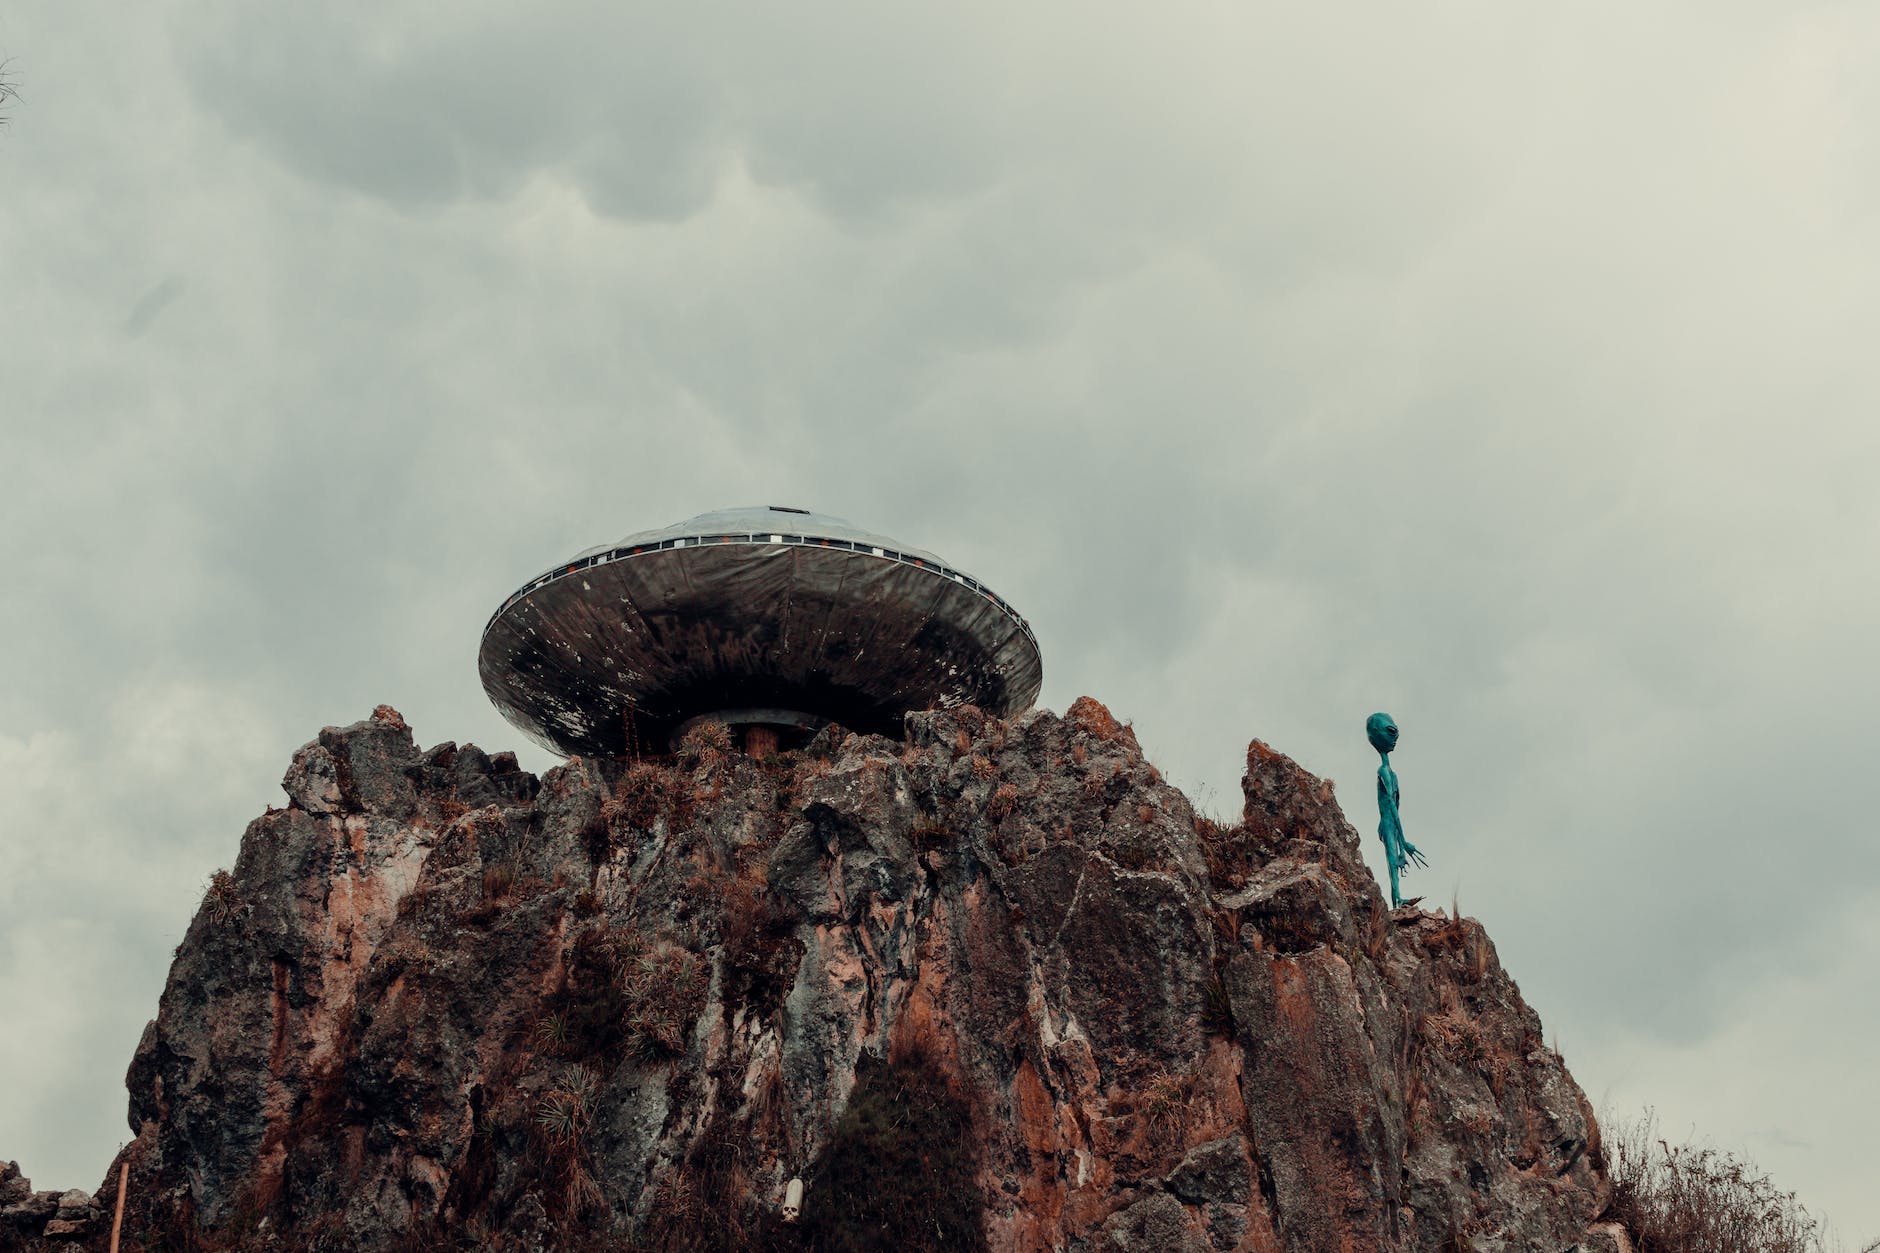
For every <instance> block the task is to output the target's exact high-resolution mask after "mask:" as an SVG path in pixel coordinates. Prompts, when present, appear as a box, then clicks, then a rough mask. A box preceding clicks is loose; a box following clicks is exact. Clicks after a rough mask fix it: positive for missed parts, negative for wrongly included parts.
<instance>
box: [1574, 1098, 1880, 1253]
mask: <svg viewBox="0 0 1880 1253" xmlns="http://www.w3.org/2000/svg"><path fill="white" fill-rule="evenodd" d="M1604 1140H1605V1144H1606V1149H1607V1158H1608V1162H1609V1165H1610V1168H1611V1172H1612V1202H1611V1204H1610V1205H1609V1206H1608V1207H1607V1213H1608V1216H1609V1217H1611V1218H1614V1219H1616V1220H1618V1221H1619V1222H1622V1223H1624V1224H1625V1225H1626V1227H1627V1228H1628V1229H1629V1230H1630V1231H1631V1232H1632V1233H1633V1236H1634V1238H1635V1239H1636V1240H1637V1243H1638V1249H1639V1253H1830V1251H1831V1250H1834V1249H1839V1248H1841V1247H1843V1246H1842V1245H1841V1244H1840V1242H1839V1241H1837V1240H1835V1239H1834V1238H1833V1237H1832V1236H1831V1235H1829V1234H1828V1233H1826V1232H1825V1231H1823V1230H1822V1227H1821V1224H1820V1223H1819V1222H1817V1221H1816V1220H1815V1219H1814V1218H1813V1217H1811V1216H1810V1215H1809V1213H1808V1211H1807V1209H1805V1208H1804V1207H1803V1206H1802V1204H1801V1203H1800V1202H1799V1201H1797V1200H1796V1199H1795V1194H1794V1193H1793V1192H1783V1191H1781V1190H1780V1189H1778V1188H1777V1187H1776V1186H1775V1185H1774V1184H1773V1183H1771V1182H1770V1181H1769V1177H1768V1176H1767V1175H1765V1174H1763V1173H1762V1172H1761V1171H1760V1170H1758V1169H1756V1167H1755V1166H1754V1165H1753V1164H1751V1163H1750V1162H1748V1161H1745V1160H1744V1159H1742V1158H1739V1157H1737V1156H1736V1155H1735V1154H1732V1153H1725V1152H1722V1151H1721V1150H1718V1149H1714V1148H1709V1147H1707V1146H1706V1147H1700V1146H1697V1145H1692V1144H1684V1145H1675V1146H1674V1145H1671V1144H1668V1143H1667V1142H1666V1141H1665V1140H1663V1139H1661V1138H1660V1137H1659V1135H1658V1128H1657V1120H1656V1118H1655V1117H1654V1116H1653V1115H1652V1114H1651V1113H1650V1112H1649V1111H1648V1112H1647V1113H1646V1114H1645V1116H1644V1117H1643V1118H1641V1119H1639V1120H1638V1121H1636V1122H1631V1123H1620V1124H1617V1125H1616V1126H1615V1127H1609V1128H1608V1129H1607V1131H1606V1133H1605V1136H1604ZM1875 1250H1880V1240H1876V1241H1872V1242H1869V1243H1867V1244H1866V1245H1864V1246H1862V1253H1874V1251H1875Z"/></svg>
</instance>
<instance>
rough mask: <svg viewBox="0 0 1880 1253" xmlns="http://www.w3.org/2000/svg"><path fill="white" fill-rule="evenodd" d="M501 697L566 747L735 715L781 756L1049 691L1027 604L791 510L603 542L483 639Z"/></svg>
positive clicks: (748, 512) (736, 726)
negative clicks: (828, 732) (814, 743)
mask: <svg viewBox="0 0 1880 1253" xmlns="http://www.w3.org/2000/svg"><path fill="white" fill-rule="evenodd" d="M477 670H478V672H479V674H480V675H481V677H482V680H483V690H484V691H485V692H486V693H488V694H489V698H490V700H491V701H492V702H493V703H494V704H495V706H496V708H497V709H498V710H500V711H501V712H502V714H503V716H504V717H505V718H507V719H509V721H510V722H512V723H514V724H515V725H516V727H517V728H518V729H520V730H521V731H522V732H523V733H524V734H525V735H527V736H528V737H529V738H530V739H532V740H534V741H535V742H536V743H538V744H540V745H541V746H542V747H544V748H546V749H549V750H550V751H551V752H555V753H559V754H562V755H564V756H575V755H582V756H603V755H605V756H621V755H638V754H639V753H641V752H657V751H661V750H662V749H663V748H670V747H674V746H676V745H677V744H678V743H679V741H680V739H681V738H682V737H683V736H684V735H685V734H686V732H687V731H688V730H690V729H691V728H692V727H694V726H696V725H698V724H699V723H702V722H708V721H711V722H720V723H723V724H724V725H725V726H727V727H729V728H730V729H731V730H732V731H733V733H734V734H736V735H739V736H740V737H742V742H743V744H744V746H745V748H746V749H747V751H751V752H756V753H761V752H767V751H770V750H773V749H775V748H778V747H784V746H790V745H794V744H800V743H801V742H803V741H804V740H806V739H807V738H808V737H809V736H811V735H813V734H814V733H815V732H816V731H818V730H820V729H821V728H822V727H824V726H826V725H828V724H830V723H837V724H839V725H841V726H844V727H846V728H848V729H849V730H852V731H861V732H875V733H880V734H886V735H893V736H899V735H900V734H901V728H902V720H903V718H904V716H905V715H906V714H907V713H908V712H909V711H912V710H919V709H936V708H941V709H944V708H953V707H956V706H960V705H968V704H970V705H976V706H978V707H979V708H981V709H984V710H986V711H987V712H989V713H993V714H997V715H999V716H1001V717H1006V716H1009V715H1011V714H1013V713H1017V712H1018V711H1020V710H1022V709H1025V708H1027V707H1029V706H1030V705H1031V703H1032V702H1033V701H1034V700H1036V699H1037V696H1038V689H1039V687H1040V685H1041V684H1042V682H1043V679H1044V663H1043V659H1042V657H1041V656H1040V655H1039V652H1038V641H1037V638H1036V637H1035V636H1034V635H1033V634H1032V631H1031V628H1030V627H1029V626H1028V625H1026V623H1025V619H1024V618H1022V617H1020V616H1019V614H1018V611H1017V610H1015V609H1013V608H1012V607H1011V605H1009V604H1007V603H1006V602H1005V600H1004V599H1003V598H1001V597H1000V596H999V595H997V594H996V593H995V592H993V590H992V589H991V588H989V587H987V586H986V585H985V584H983V583H981V582H979V581H978V580H977V579H975V578H973V577H972V576H971V575H968V574H966V573H965V572H964V571H961V570H960V569H958V568H957V567H955V566H952V565H949V564H948V563H946V562H945V561H942V560H941V559H940V558H939V557H936V556H935V555H934V554H932V553H930V552H927V551H925V550H923V549H919V548H910V547H908V546H907V545H906V544H903V543H901V542H899V541H898V540H892V539H889V538H888V537H887V536H885V535H876V534H873V533H871V532H868V531H864V530H862V529H861V528H859V527H857V526H854V525H852V524H850V523H848V522H844V521H842V520H841V519H839V518H832V517H828V516H827V515H824V514H818V513H811V512H810V511H808V510H806V509H792V508H787V507H785V506H782V505H771V506H768V507H753V508H744V509H725V510H720V511H718V512H715V513H702V514H699V515H698V516H697V517H695V518H688V519H686V520H685V521H683V522H677V523H674V524H673V525H671V526H668V527H662V528H660V529H659V530H654V531H642V532H640V533H638V534H636V535H629V536H627V538H625V539H623V540H621V541H619V542H618V543H615V544H606V545H602V546H601V547H599V548H590V549H588V550H587V551H585V552H583V553H580V554H578V555H577V556H575V557H573V558H572V559H570V560H568V561H565V562H563V563H562V564H560V565H557V566H555V567H554V568H552V569H550V570H547V571H545V572H544V573H542V574H540V575H538V576H536V577H535V578H533V579H531V580H529V581H528V582H527V583H525V584H523V585H522V587H521V588H520V589H519V590H518V591H516V592H515V594H514V595H512V596H510V597H509V598H508V599H507V600H505V601H504V602H503V603H502V605H501V607H499V608H498V609H497V610H496V613H495V615H494V616H492V617H491V618H490V620H489V624H488V625H487V626H485V627H484V628H483V642H482V646H481V648H480V649H479V651H478V656H477Z"/></svg>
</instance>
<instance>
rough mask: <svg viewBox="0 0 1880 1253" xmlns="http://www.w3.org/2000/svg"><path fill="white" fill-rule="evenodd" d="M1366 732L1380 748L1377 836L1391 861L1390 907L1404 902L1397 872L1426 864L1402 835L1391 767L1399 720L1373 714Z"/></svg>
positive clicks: (1397, 797)
mask: <svg viewBox="0 0 1880 1253" xmlns="http://www.w3.org/2000/svg"><path fill="white" fill-rule="evenodd" d="M1364 734H1365V736H1366V737H1367V738H1368V739H1369V740H1370V741H1371V747H1372V748H1375V749H1376V750H1377V756H1378V766H1377V838H1378V839H1380V840H1382V841H1384V856H1385V859H1386V860H1388V861H1389V862H1390V907H1391V908H1392V909H1396V908H1398V907H1399V906H1401V905H1402V904H1403V894H1402V893H1401V892H1399V891H1398V889H1397V876H1399V875H1400V874H1402V873H1403V872H1404V871H1405V870H1406V869H1408V868H1409V866H1410V864H1411V863H1412V862H1414V863H1415V864H1417V865H1419V866H1424V867H1427V866H1428V865H1429V863H1428V862H1426V861H1424V860H1423V854H1422V853H1419V852H1418V851H1417V846H1416V845H1414V844H1412V843H1411V842H1410V841H1409V840H1406V839H1404V838H1403V819H1402V818H1401V817H1400V816H1399V815H1398V812H1397V807H1398V805H1399V804H1400V803H1401V802H1402V799H1403V798H1402V794H1401V793H1400V792H1399V791H1398V790H1397V772H1396V771H1395V770H1392V769H1391V768H1390V753H1391V750H1392V749H1394V748H1396V747H1397V720H1396V719H1395V718H1393V717H1391V716H1390V715H1389V714H1372V715H1371V716H1370V717H1369V718H1366V719H1365V720H1364Z"/></svg>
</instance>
